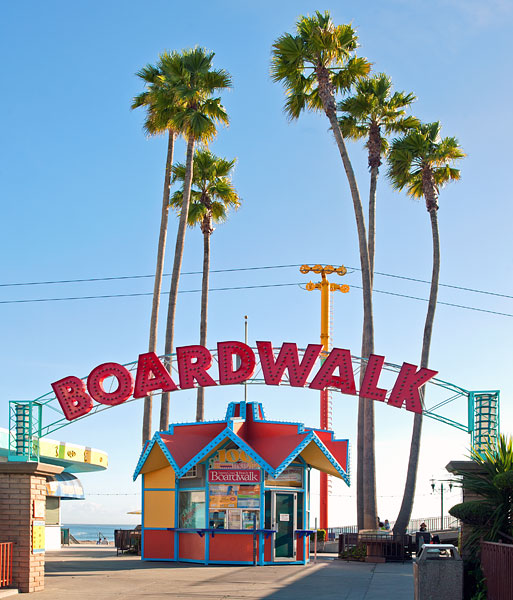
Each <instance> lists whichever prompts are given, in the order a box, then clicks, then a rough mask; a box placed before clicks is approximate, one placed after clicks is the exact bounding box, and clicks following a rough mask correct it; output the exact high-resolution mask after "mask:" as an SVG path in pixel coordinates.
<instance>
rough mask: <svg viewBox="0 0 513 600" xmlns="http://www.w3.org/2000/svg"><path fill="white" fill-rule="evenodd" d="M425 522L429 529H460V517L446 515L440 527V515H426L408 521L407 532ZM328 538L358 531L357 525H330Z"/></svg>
mask: <svg viewBox="0 0 513 600" xmlns="http://www.w3.org/2000/svg"><path fill="white" fill-rule="evenodd" d="M421 523H425V524H426V527H427V530H428V531H441V530H446V529H458V528H459V526H460V522H459V521H458V519H455V518H454V517H451V516H450V515H445V516H444V519H443V524H442V527H440V517H426V518H425V519H411V521H410V522H409V523H408V528H407V533H415V532H416V531H419V529H420V524H421ZM394 524H395V521H391V522H390V528H391V529H393V528H394ZM326 533H327V539H328V540H337V539H338V536H339V535H340V534H341V533H358V526H357V525H345V526H344V527H328V530H327V532H326Z"/></svg>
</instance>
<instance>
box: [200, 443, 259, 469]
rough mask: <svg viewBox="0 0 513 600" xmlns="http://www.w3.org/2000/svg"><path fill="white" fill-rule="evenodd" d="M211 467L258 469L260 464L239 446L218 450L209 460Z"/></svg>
mask: <svg viewBox="0 0 513 600" xmlns="http://www.w3.org/2000/svg"><path fill="white" fill-rule="evenodd" d="M209 467H210V468H211V469H259V468H260V466H259V464H258V463H256V462H255V461H254V460H253V459H252V458H251V457H250V456H248V455H247V454H246V452H244V450H240V449H239V448H229V449H228V450H226V449H223V450H219V451H218V452H216V453H215V454H214V456H212V457H211V458H210V460H209Z"/></svg>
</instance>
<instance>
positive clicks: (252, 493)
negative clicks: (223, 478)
mask: <svg viewBox="0 0 513 600" xmlns="http://www.w3.org/2000/svg"><path fill="white" fill-rule="evenodd" d="M209 492H210V504H209V508H210V509H213V508H260V486H259V485H211V486H210V488H209Z"/></svg>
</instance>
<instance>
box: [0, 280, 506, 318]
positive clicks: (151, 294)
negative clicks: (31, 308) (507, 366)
mask: <svg viewBox="0 0 513 600" xmlns="http://www.w3.org/2000/svg"><path fill="white" fill-rule="evenodd" d="M303 285H304V282H303V281H300V282H297V283H271V284H267V285H241V286H231V287H221V288H210V290H209V291H210V292H226V291H232V290H253V289H262V288H275V287H291V286H303ZM351 287H353V288H356V289H362V288H361V286H359V285H353V284H351ZM373 291H374V292H376V293H377V294H386V295H388V296H397V297H399V298H407V299H409V300H418V301H421V302H427V301H428V299H427V298H419V297H418V296H410V295H408V294H399V293H397V292H388V291H386V290H377V289H374V290H373ZM199 292H201V290H200V289H198V290H181V291H179V292H178V293H179V294H195V293H199ZM162 294H163V295H169V292H162ZM142 296H153V292H138V293H132V294H104V295H99V296H68V297H65V298H33V299H28V300H0V304H30V303H34V302H62V301H65V300H99V299H106V298H135V297H142ZM437 304H441V305H444V306H452V307H453V308H463V309H465V310H473V311H476V312H484V313H488V314H491V315H499V316H501V317H513V314H511V313H503V312H499V311H495V310H488V309H485V308H477V307H475V306H465V305H463V304H454V303H452V302H442V301H440V300H439V301H438V302H437Z"/></svg>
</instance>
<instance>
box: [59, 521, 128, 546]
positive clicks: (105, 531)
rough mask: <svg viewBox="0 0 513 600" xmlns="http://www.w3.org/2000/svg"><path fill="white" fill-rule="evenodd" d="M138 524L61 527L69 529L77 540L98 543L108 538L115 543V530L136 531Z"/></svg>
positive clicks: (66, 525)
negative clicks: (98, 540) (99, 540)
mask: <svg viewBox="0 0 513 600" xmlns="http://www.w3.org/2000/svg"><path fill="white" fill-rule="evenodd" d="M136 525H137V523H124V524H123V525H119V524H116V525H103V524H102V525H95V524H93V525H91V524H89V523H88V524H82V523H63V524H62V525H61V527H66V528H69V532H70V533H71V535H72V536H74V537H75V539H76V540H78V541H79V542H80V541H83V540H92V541H96V540H97V539H98V538H99V537H100V536H101V538H102V540H103V538H104V537H105V538H107V540H108V541H109V542H113V541H114V529H135V526H136Z"/></svg>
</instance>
